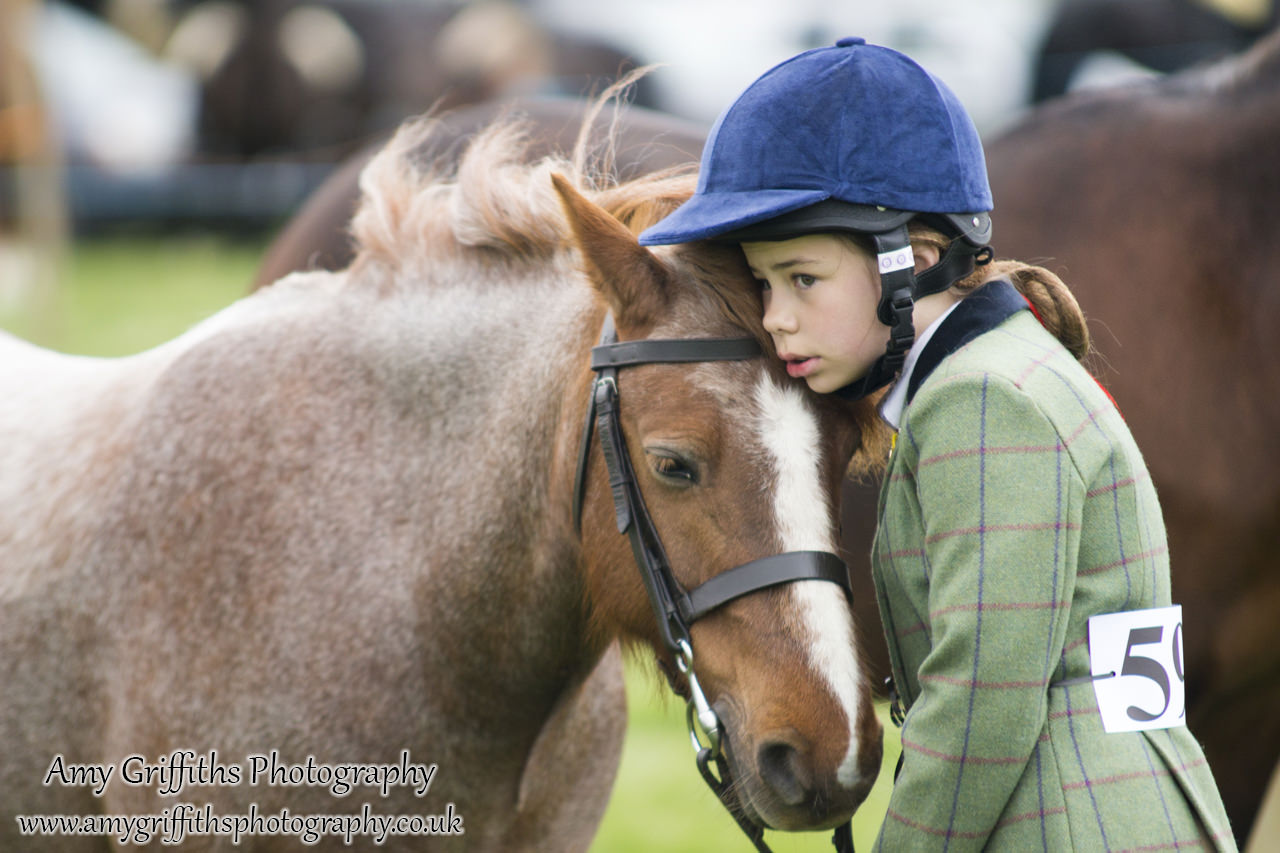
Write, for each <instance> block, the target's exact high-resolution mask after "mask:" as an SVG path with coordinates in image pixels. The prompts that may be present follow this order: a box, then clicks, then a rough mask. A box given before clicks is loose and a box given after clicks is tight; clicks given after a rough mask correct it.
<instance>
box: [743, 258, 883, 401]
mask: <svg viewBox="0 0 1280 853" xmlns="http://www.w3.org/2000/svg"><path fill="white" fill-rule="evenodd" d="M742 251H743V253H744V254H745V255H746V256H747V264H748V265H750V267H751V271H752V274H753V275H755V277H756V279H757V280H758V281H759V282H760V284H761V286H762V287H763V288H764V328H765V331H767V332H768V333H769V334H770V335H772V336H773V343H774V345H775V346H776V347H777V350H778V355H779V356H780V357H781V358H782V360H783V361H785V362H786V363H787V372H788V373H789V374H791V375H792V376H796V377H801V378H803V379H804V381H805V382H807V383H808V385H809V387H810V388H812V389H813V390H814V391H817V392H818V393H821V394H826V393H829V392H831V391H835V390H836V389H838V388H843V387H844V386H845V385H848V384H849V383H850V382H853V381H854V380H855V379H860V378H862V377H863V376H865V375H866V373H867V371H868V370H870V369H871V365H872V364H873V363H875V360H876V359H877V358H879V357H880V356H881V355H883V354H884V350H885V346H886V345H887V344H888V342H889V327H888V326H885V325H883V324H882V323H881V322H880V321H879V320H878V319H877V318H876V304H877V303H878V302H879V300H880V274H879V272H878V271H877V269H876V266H875V260H874V259H873V258H872V256H871V255H870V254H869V253H868V252H865V251H863V250H861V249H860V248H858V247H857V246H856V245H855V244H854V243H852V242H851V241H848V240H843V239H841V238H839V237H835V236H832V235H829V234H809V235H805V236H803V237H796V238H794V239H791V240H779V241H776V242H767V243H743V244H742Z"/></svg>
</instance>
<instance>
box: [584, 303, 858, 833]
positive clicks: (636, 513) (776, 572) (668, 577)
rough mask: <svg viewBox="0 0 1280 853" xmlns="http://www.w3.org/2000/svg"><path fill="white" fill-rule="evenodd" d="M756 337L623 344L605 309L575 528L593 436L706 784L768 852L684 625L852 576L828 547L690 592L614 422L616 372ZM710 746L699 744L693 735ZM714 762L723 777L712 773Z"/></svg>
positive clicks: (697, 356)
mask: <svg viewBox="0 0 1280 853" xmlns="http://www.w3.org/2000/svg"><path fill="white" fill-rule="evenodd" d="M762 354H763V353H762V350H761V348H760V344H759V343H758V342H757V341H756V340H755V338H749V337H741V338H684V339H666V340H640V341H626V342H621V343H620V342H619V341H618V334H617V330H616V328H615V327H614V322H613V315H612V314H611V313H606V315H605V320H604V328H603V329H602V331H601V333H600V344H599V345H598V346H596V347H594V348H593V349H592V350H591V369H592V370H593V371H595V373H596V380H595V383H594V384H593V385H592V390H591V396H590V398H589V399H588V403H587V415H586V420H585V422H584V423H583V425H582V440H581V442H580V443H579V451H578V469H577V473H576V475H575V477H574V500H573V524H574V528H575V529H576V530H579V531H581V529H582V504H583V500H584V498H585V495H586V472H587V456H588V454H589V452H590V448H591V435H592V432H593V431H594V432H597V433H599V435H600V446H601V449H602V451H603V452H604V458H605V465H606V466H607V468H608V471H609V487H610V489H611V490H612V491H613V506H614V516H615V520H616V522H617V527H618V532H619V533H626V534H628V538H629V539H630V541H631V552H632V554H633V555H634V557H635V561H636V565H637V566H638V567H639V569H640V577H641V580H642V581H643V582H644V588H645V591H646V592H647V593H648V596H649V604H650V606H651V607H652V608H653V614H654V617H655V618H656V619H657V622H658V631H659V634H660V635H661V637H662V642H663V644H664V645H665V646H666V647H667V650H668V651H669V652H670V653H671V654H672V655H673V657H674V658H675V662H676V666H677V668H678V669H679V670H680V672H681V673H682V674H683V675H684V676H685V678H686V680H687V681H688V685H689V698H688V705H687V708H686V720H687V722H688V725H689V737H690V740H691V741H692V742H693V748H694V750H695V751H696V752H697V755H698V758H697V762H698V769H699V771H700V772H701V773H702V777H703V779H705V780H706V782H707V784H708V785H709V786H710V787H711V789H712V790H713V791H715V792H716V795H717V796H718V797H719V798H720V800H721V802H723V803H724V804H725V806H726V808H728V809H729V811H730V813H731V814H732V815H733V817H734V820H736V821H737V823H738V825H739V826H740V827H741V828H742V830H743V832H745V833H746V834H747V837H748V838H750V839H751V841H752V842H753V843H754V844H755V845H756V849H757V850H759V851H766V852H767V851H768V850H769V848H768V846H767V845H765V843H764V828H763V827H761V826H758V825H756V824H753V823H751V822H750V821H749V820H747V819H746V817H744V816H743V815H742V813H741V810H740V809H736V808H734V807H733V803H732V800H731V794H730V791H729V788H730V782H729V776H728V770H729V767H728V763H727V762H726V761H725V759H724V756H723V752H722V749H721V741H722V737H723V729H722V727H721V725H720V719H719V717H718V716H717V715H716V712H715V711H714V710H713V709H712V708H711V705H710V703H709V702H708V701H707V697H706V694H704V693H703V691H702V686H701V685H700V684H699V683H698V678H697V676H696V675H695V674H694V671H693V641H692V639H691V637H690V633H689V629H690V626H692V625H693V623H694V622H696V621H697V620H698V619H701V618H702V617H703V616H706V615H707V614H708V613H711V612H712V611H714V610H716V609H717V608H719V607H721V606H723V605H725V604H727V603H729V602H730V601H733V600H734V599H737V598H741V597H743V596H745V595H750V594H751V593H753V592H758V591H760V590H763V589H768V588H770V587H773V586H777V585H779V584H786V583H794V582H795V581H802V580H821V581H828V582H830V583H834V584H837V585H839V586H840V588H841V589H843V590H844V591H845V594H846V595H847V596H849V597H852V595H853V592H852V590H851V589H850V587H849V572H848V568H847V567H846V566H845V564H844V561H843V560H841V559H840V558H839V557H838V556H836V555H835V554H832V553H830V552H827V551H788V552H786V553H783V554H775V555H773V556H769V557H764V558H762V559H759V560H752V561H751V562H749V563H744V564H742V565H740V566H737V567H735V568H732V569H728V570H726V571H724V572H721V573H720V574H718V575H716V576H715V577H713V578H711V579H710V580H708V581H706V582H705V583H703V584H701V585H700V586H697V587H694V588H693V589H691V590H686V589H685V588H684V587H683V586H682V585H681V584H680V582H679V581H678V580H676V577H675V575H674V574H673V573H672V571H671V564H670V563H669V562H668V560H667V555H666V551H665V550H664V549H663V547H662V540H661V539H660V538H659V536H658V531H657V529H656V528H655V527H654V523H653V518H652V517H651V516H650V515H649V511H648V509H647V508H646V507H645V503H644V498H643V497H642V496H641V494H640V486H639V484H638V482H637V481H636V477H635V469H634V467H633V466H632V464H631V456H630V454H629V453H628V452H627V445H626V441H625V440H624V438H623V435H622V422H621V420H620V418H619V409H618V404H619V394H618V371H619V370H620V369H622V368H624V367H631V366H634V365H639V364H659V363H662V364H678V363H692V362H706V361H746V360H748V359H752V358H756V357H758V356H760V355H762ZM699 730H701V733H702V737H705V738H706V740H707V745H705V746H704V745H703V743H702V739H701V738H700V737H699ZM712 761H715V762H716V768H717V770H718V772H719V778H716V776H715V774H714V773H712V771H711V769H710V763H711V762H712ZM833 843H834V844H835V846H836V849H837V850H839V851H845V850H847V851H850V853H852V850H853V840H852V834H851V829H850V825H849V824H844V825H843V826H841V827H839V828H838V829H837V830H836V833H835V836H834V838H833Z"/></svg>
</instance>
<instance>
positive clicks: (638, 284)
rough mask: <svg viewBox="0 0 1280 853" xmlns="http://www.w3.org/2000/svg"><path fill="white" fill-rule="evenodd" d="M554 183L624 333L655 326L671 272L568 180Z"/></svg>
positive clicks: (593, 274)
mask: <svg viewBox="0 0 1280 853" xmlns="http://www.w3.org/2000/svg"><path fill="white" fill-rule="evenodd" d="M551 182H552V183H553V184H555V188H556V192H558V193H559V194H560V203H561V205H562V206H563V207H564V212H565V216H566V217H567V218H568V220H569V227H570V228H572V229H573V237H574V240H575V242H576V243H577V245H578V248H579V249H580V250H581V252H582V258H583V260H584V262H585V264H586V273H587V275H588V276H589V277H590V278H591V281H592V282H593V283H594V284H595V286H596V289H597V290H599V291H600V293H601V295H603V296H604V298H605V301H606V302H608V303H609V307H610V308H611V309H612V310H613V316H614V320H615V321H616V322H617V324H618V326H619V327H633V328H634V327H643V326H648V325H651V324H652V323H653V321H654V320H655V319H656V318H657V317H658V316H659V315H660V313H661V312H662V309H663V308H665V307H666V304H667V299H668V296H667V294H668V290H667V276H668V272H667V269H666V267H665V266H663V264H662V261H660V260H659V259H658V258H657V256H655V255H654V254H653V253H652V252H650V251H649V250H648V249H646V248H644V247H643V246H641V245H640V243H639V242H638V241H637V240H636V238H635V236H634V235H633V234H632V233H631V232H630V231H628V230H627V227H626V226H625V225H623V224H622V223H621V222H619V221H618V220H617V219H615V218H614V217H612V216H610V215H609V213H608V212H607V211H605V210H604V209H602V208H601V207H600V206H599V205H596V204H593V203H592V202H590V201H589V200H587V199H586V198H584V197H583V195H582V194H581V193H579V192H578V191H577V190H576V189H574V187H573V185H572V184H570V183H569V181H568V180H567V179H566V178H565V177H564V176H563V175H556V174H553V175H552V176H551Z"/></svg>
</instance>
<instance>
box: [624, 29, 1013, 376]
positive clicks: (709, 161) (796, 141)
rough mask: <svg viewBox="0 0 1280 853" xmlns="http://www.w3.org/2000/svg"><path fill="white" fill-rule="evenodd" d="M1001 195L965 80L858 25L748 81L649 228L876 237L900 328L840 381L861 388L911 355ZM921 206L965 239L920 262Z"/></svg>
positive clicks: (887, 295)
mask: <svg viewBox="0 0 1280 853" xmlns="http://www.w3.org/2000/svg"><path fill="white" fill-rule="evenodd" d="M991 207H992V204H991V190H990V187H989V186H988V184H987V166H986V160H985V158H984V156H983V153H982V143H981V141H980V140H979V138H978V131H977V129H976V128H975V127H974V126H973V122H972V120H971V119H970V118H969V115H968V113H966V112H965V110H964V107H963V106H961V104H960V101H959V99H958V98H956V96H955V94H954V93H953V92H952V91H951V90H950V89H948V88H947V86H946V85H945V84H944V83H943V82H942V81H941V80H939V79H938V78H936V77H934V76H933V75H932V74H930V73H929V72H928V71H926V70H924V69H923V68H921V67H920V66H919V65H917V64H916V63H915V62H914V61H912V60H911V59H910V58H908V57H906V56H904V55H903V54H901V53H899V52H897V51H895V50H891V49H889V48H886V47H880V46H878V45H870V44H867V43H866V42H865V41H864V40H863V39H860V38H846V39H841V40H840V41H839V42H837V43H836V45H835V47H824V48H818V49H815V50H809V51H805V52H804V53H801V54H799V55H797V56H794V57H792V58H791V59H788V60H786V61H784V62H782V63H781V64H779V65H776V66H774V67H773V68H771V69H770V70H768V71H766V72H765V73H764V74H763V75H761V77H760V78H759V79H757V80H756V81H755V82H754V83H752V84H751V85H750V86H748V87H747V89H746V91H744V92H743V93H742V94H741V95H739V96H738V98H737V100H735V101H734V102H733V103H732V104H730V105H729V107H728V109H726V110H725V111H724V112H723V113H721V115H720V118H719V119H717V121H716V123H715V126H714V127H712V129H711V135H710V136H709V137H708V139H707V143H706V146H705V147H704V148H703V150H702V162H701V166H700V169H699V173H698V185H697V190H696V191H695V192H694V194H693V196H692V197H690V198H689V200H688V201H686V202H685V203H684V204H683V205H681V206H680V207H679V208H677V209H676V210H675V211H673V212H672V213H671V215H670V216H667V217H666V218H665V219H663V220H661V221H660V222H658V223H657V224H656V225H654V226H653V227H651V228H649V229H647V230H646V231H644V232H643V233H642V234H641V235H640V242H641V243H642V244H643V245H646V246H656V245H663V244H669V243H684V242H688V241H691V240H723V241H731V242H736V243H741V242H747V241H766V240H785V239H787V238H790V237H797V236H800V235H802V234H813V233H822V232H833V231H836V232H838V231H851V232H854V233H858V234H865V235H867V236H868V237H870V238H871V239H872V240H873V241H874V243H875V245H876V253H877V255H878V261H879V267H880V283H881V298H880V303H879V305H878V311H877V314H878V316H879V319H880V322H882V323H884V324H885V325H886V326H889V327H890V328H891V332H890V337H889V345H888V347H887V349H886V351H885V355H884V356H883V357H882V358H881V359H880V360H879V361H878V362H877V363H876V365H875V366H874V367H873V368H872V369H871V371H870V372H869V373H868V374H867V376H865V377H863V378H862V379H861V380H859V381H858V382H855V383H854V384H853V385H850V386H848V387H847V388H845V389H841V390H840V391H838V392H836V393H838V394H841V396H845V397H851V398H857V397H862V396H865V395H866V394H869V393H870V392H872V391H874V390H876V389H877V388H880V387H882V386H883V385H885V384H887V383H888V382H889V381H891V380H892V379H893V377H894V376H895V375H896V373H897V372H898V370H899V369H900V368H901V366H902V361H903V358H904V357H905V355H906V351H907V350H908V349H909V348H910V346H911V343H912V341H913V340H914V337H915V330H914V328H913V326H912V322H911V310H912V306H913V304H914V300H916V299H918V298H920V297H922V296H927V295H929V294H931V293H939V292H941V291H943V290H946V289H947V288H948V287H950V286H951V285H952V284H954V283H955V282H956V281H958V280H959V279H961V278H963V277H964V276H966V275H968V274H969V272H970V271H971V270H972V269H973V264H974V256H975V255H977V254H979V253H980V252H982V251H983V250H984V248H985V247H986V246H987V244H988V243H989V242H990V240H991V218H990V216H989V215H988V213H989V211H990V210H991ZM918 217H919V218H923V219H926V220H928V221H929V224H931V225H933V226H935V227H937V228H939V229H940V230H942V231H943V232H945V233H949V234H952V235H954V236H956V237H958V238H959V239H956V240H953V241H952V244H951V246H950V247H949V248H948V249H947V251H945V252H944V253H943V256H942V258H941V259H940V260H939V261H938V263H937V264H935V265H934V266H932V267H930V268H929V269H927V270H924V271H922V272H921V273H920V274H919V275H918V276H917V275H916V274H915V271H914V258H913V256H912V253H911V244H910V242H909V240H908V238H907V223H908V222H910V221H911V220H913V219H916V218H918Z"/></svg>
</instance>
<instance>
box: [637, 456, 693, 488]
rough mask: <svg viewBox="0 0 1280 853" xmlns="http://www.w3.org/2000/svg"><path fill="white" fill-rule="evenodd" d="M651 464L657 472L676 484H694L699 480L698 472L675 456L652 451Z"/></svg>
mask: <svg viewBox="0 0 1280 853" xmlns="http://www.w3.org/2000/svg"><path fill="white" fill-rule="evenodd" d="M649 464H650V466H651V467H652V468H653V471H654V473H655V474H657V475H658V476H659V477H661V478H662V479H664V480H667V481H669V482H671V483H672V484H674V485H693V484H694V483H697V482H698V473H697V472H696V471H695V470H694V469H693V467H692V466H690V465H687V464H685V463H684V462H683V461H681V460H680V459H677V458H676V457H674V456H667V455H665V454H658V453H651V454H649Z"/></svg>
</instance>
